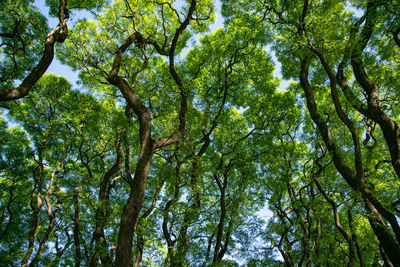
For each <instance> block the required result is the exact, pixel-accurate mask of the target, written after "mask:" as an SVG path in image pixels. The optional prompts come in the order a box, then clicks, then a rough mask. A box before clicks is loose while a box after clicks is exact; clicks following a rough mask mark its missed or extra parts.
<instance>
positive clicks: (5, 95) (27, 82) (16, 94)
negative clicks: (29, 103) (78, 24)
mask: <svg viewBox="0 0 400 267" xmlns="http://www.w3.org/2000/svg"><path fill="white" fill-rule="evenodd" d="M68 19H69V13H68V7H67V0H60V7H59V20H60V22H59V23H58V25H57V27H55V28H54V29H53V30H52V31H50V32H49V33H48V34H47V37H46V39H45V43H44V52H43V55H42V58H41V59H40V61H39V63H38V64H37V65H36V67H35V68H33V70H32V71H31V72H30V73H29V75H28V76H27V77H26V78H25V79H24V80H23V81H22V83H21V85H20V86H18V87H15V88H9V89H5V90H0V101H7V100H15V99H19V98H23V97H25V96H27V95H28V94H29V91H30V89H31V88H32V86H33V85H35V83H36V82H37V81H38V80H39V79H40V78H41V77H42V76H43V74H44V73H45V72H46V70H47V68H48V67H49V66H50V64H51V62H52V61H53V58H54V45H55V43H56V42H58V43H62V42H64V41H65V39H66V38H67V34H68V28H67V21H68Z"/></svg>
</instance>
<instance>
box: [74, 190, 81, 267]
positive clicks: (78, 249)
mask: <svg viewBox="0 0 400 267" xmlns="http://www.w3.org/2000/svg"><path fill="white" fill-rule="evenodd" d="M78 195H79V189H75V190H74V196H73V201H74V210H75V211H74V244H75V267H79V266H80V265H81V261H82V253H81V242H80V222H79V199H78Z"/></svg>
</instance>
